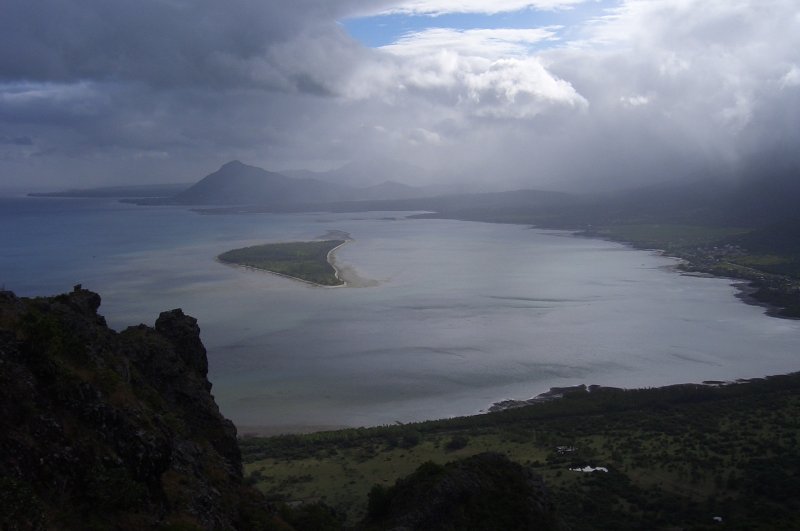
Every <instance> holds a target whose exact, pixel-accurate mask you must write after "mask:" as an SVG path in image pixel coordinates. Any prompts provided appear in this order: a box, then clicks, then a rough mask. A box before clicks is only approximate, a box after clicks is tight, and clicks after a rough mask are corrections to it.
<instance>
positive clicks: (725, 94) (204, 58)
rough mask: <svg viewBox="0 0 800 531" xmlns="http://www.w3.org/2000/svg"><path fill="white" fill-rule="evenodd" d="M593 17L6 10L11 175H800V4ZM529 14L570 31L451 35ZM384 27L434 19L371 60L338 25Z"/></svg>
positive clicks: (93, 6)
mask: <svg viewBox="0 0 800 531" xmlns="http://www.w3.org/2000/svg"><path fill="white" fill-rule="evenodd" d="M594 4H595V3H594V2H582V1H579V0H551V1H548V0H541V1H538V2H531V1H522V0H520V1H516V0H508V1H502V2H487V1H480V0H470V1H466V0H465V1H460V2H457V1H450V0H432V1H422V0H418V1H402V0H397V1H377V2H376V1H370V2H367V1H366V0H341V1H332V0H299V1H297V2H292V3H279V2H263V1H259V0H231V1H229V2H225V3H220V2H216V1H212V0H195V1H191V2H190V1H188V0H142V1H140V2H136V3H131V2H127V1H123V0H84V1H82V2H63V1H61V0H40V1H37V2H30V1H29V0H7V1H6V2H5V3H4V7H3V11H4V16H3V17H0V175H2V176H3V184H6V185H8V184H22V185H62V184H63V185H69V186H75V185H93V184H115V183H119V182H157V181H186V180H192V179H196V178H199V177H200V176H202V175H204V174H205V173H208V172H210V171H211V170H213V169H214V168H215V166H218V165H219V164H221V163H223V162H225V161H227V160H229V159H232V158H240V159H242V160H246V161H248V162H251V163H255V164H261V165H263V166H265V167H267V168H270V169H281V168H288V167H297V168H299V167H308V168H312V169H321V168H326V167H331V166H335V165H338V164H343V163H345V162H347V161H349V160H355V159H358V158H376V157H388V158H393V159H398V160H403V161H407V162H411V163H413V164H416V165H418V166H422V167H424V168H427V169H428V170H429V173H430V174H431V175H435V176H437V177H438V179H439V180H442V181H445V180H447V181H464V182H470V183H473V184H476V185H478V186H482V187H484V188H492V187H495V188H508V187H518V186H530V187H548V188H564V189H569V188H573V189H575V188H580V189H585V188H586V187H593V188H597V189H604V188H607V187H611V186H623V185H629V184H638V183H649V182H656V181H660V180H665V179H687V178H696V177H699V176H703V175H712V176H715V177H727V176H734V177H737V176H739V175H742V174H744V173H747V172H748V171H753V168H754V167H755V168H759V167H762V166H763V165H764V164H767V163H769V164H772V163H774V165H775V166H776V167H781V168H789V169H791V168H800V161H799V160H798V158H799V157H800V155H798V152H800V150H798V149H797V148H796V146H797V145H800V144H799V142H800V74H799V72H800V6H798V5H797V3H796V2H795V1H789V0H760V1H757V0H725V1H721V0H646V1H645V0H624V1H620V2H616V3H608V2H606V3H604V4H603V5H604V6H606V9H605V10H604V11H602V12H601V14H600V16H597V15H596V13H595V12H592V14H591V15H587V17H586V18H583V19H581V18H580V17H577V15H579V14H580V13H581V9H583V8H584V7H586V6H589V5H594ZM521 10H524V11H525V12H526V13H530V12H537V11H542V10H548V12H549V13H553V14H552V15H551V16H554V17H559V16H561V15H559V13H563V14H564V17H566V16H567V14H569V18H564V19H563V23H561V22H559V23H558V24H547V25H541V26H539V27H530V28H518V27H508V28H498V27H491V28H482V27H474V25H475V24H473V26H471V27H466V26H465V27H450V26H443V25H441V24H439V23H438V22H437V21H439V20H444V19H440V17H438V16H437V15H443V14H447V13H466V14H470V13H473V14H474V13H485V14H492V13H505V15H503V16H507V17H514V16H515V13H519V12H520V11H521ZM375 13H394V14H395V15H392V16H398V14H416V15H430V26H429V27H426V28H423V29H419V30H410V31H409V32H407V33H406V34H405V35H403V36H402V37H401V38H399V39H397V40H396V41H395V42H393V43H391V44H389V45H387V46H383V47H381V48H376V49H371V48H367V47H365V46H364V45H362V44H360V43H359V42H357V41H355V40H354V39H353V38H352V37H350V36H349V35H348V34H347V33H346V32H345V30H344V28H343V26H342V25H341V24H339V23H338V21H339V20H341V19H342V18H344V17H350V16H356V15H360V14H375ZM576 17H577V18H576ZM376 20H377V21H379V20H380V17H377V19H376ZM448 20H449V19H448ZM548 20H551V19H548ZM576 20H577V22H576ZM765 161H766V162H765ZM762 169H763V168H762ZM765 171H766V170H765ZM414 177H415V176H409V182H412V183H413V182H414Z"/></svg>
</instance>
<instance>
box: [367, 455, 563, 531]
mask: <svg viewBox="0 0 800 531" xmlns="http://www.w3.org/2000/svg"><path fill="white" fill-rule="evenodd" d="M362 529H365V530H378V529H380V530H385V529H393V530H398V531H399V530H404V531H411V530H419V531H423V530H424V531H455V530H459V531H469V530H474V531H478V530H480V531H493V530H496V531H522V530H526V531H533V530H537V531H555V530H563V529H565V526H564V525H563V523H562V522H561V520H560V519H559V517H558V515H557V513H556V509H555V505H554V504H553V502H552V501H551V500H550V498H549V495H548V493H547V490H546V488H545V485H544V482H543V481H542V479H541V478H540V477H539V476H537V475H536V474H534V473H533V472H532V471H531V470H529V469H527V468H525V467H523V466H522V465H520V464H518V463H515V462H513V461H511V460H509V459H508V458H507V457H505V456H504V455H501V454H494V453H483V454H478V455H475V456H472V457H469V458H466V459H463V460H460V461H454V462H452V463H448V464H446V465H443V466H442V465H437V464H434V463H425V464H423V465H421V466H420V467H419V468H418V469H417V470H416V471H415V472H414V473H413V474H411V475H410V476H408V477H405V478H403V479H400V480H398V481H397V482H396V483H395V484H394V485H393V486H392V487H389V488H388V489H387V488H384V487H380V486H376V487H374V488H373V489H372V491H371V492H370V497H369V508H368V517H367V519H366V520H365V521H364V523H363V524H362Z"/></svg>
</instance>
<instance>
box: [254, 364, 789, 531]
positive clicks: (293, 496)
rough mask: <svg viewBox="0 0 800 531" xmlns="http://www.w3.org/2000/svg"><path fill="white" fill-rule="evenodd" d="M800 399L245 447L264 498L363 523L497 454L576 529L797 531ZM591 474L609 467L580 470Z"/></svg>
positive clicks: (441, 425) (785, 392) (539, 416)
mask: <svg viewBox="0 0 800 531" xmlns="http://www.w3.org/2000/svg"><path fill="white" fill-rule="evenodd" d="M798 391H800V376H798V375H792V376H787V377H779V378H777V379H770V380H766V381H758V382H755V383H749V384H741V385H735V386H728V387H724V388H708V387H706V388H702V387H695V386H682V387H675V388H666V389H653V390H643V391H601V392H598V393H592V394H582V395H574V396H573V395H569V396H568V397H567V398H565V399H563V400H561V401H559V403H549V404H542V405H534V406H529V407H525V408H519V409H515V410H509V411H505V412H500V413H496V414H488V415H480V416H476V417H467V418H462V419H452V420H447V421H435V422H427V423H421V424H409V425H403V426H386V427H379V428H373V429H360V430H343V431H340V432H332V433H328V434H312V435H308V436H284V437H277V438H270V439H255V438H254V439H244V440H242V449H243V453H244V456H245V460H246V461H247V464H246V472H247V473H248V474H249V477H250V479H251V480H252V481H253V482H255V484H256V485H257V487H258V488H259V489H261V490H262V491H264V492H266V493H268V494H269V495H270V496H272V497H273V498H276V499H283V500H287V501H290V500H303V501H310V502H313V501H318V500H321V501H324V502H325V503H327V504H328V505H331V506H332V507H335V508H337V509H338V510H340V511H342V512H344V513H346V514H347V516H348V522H350V523H353V522H356V521H358V520H359V519H360V518H361V517H362V516H363V515H364V511H365V509H366V499H367V492H368V491H369V489H370V488H371V487H372V486H373V485H375V484H379V485H385V486H388V485H391V484H393V483H394V481H395V480H397V479H398V478H400V477H403V476H406V475H408V474H409V473H410V472H412V471H413V470H414V469H415V468H416V467H417V466H419V465H420V464H422V463H424V462H426V461H433V462H436V463H445V462H449V461H452V460H455V459H458V458H461V457H466V456H469V455H473V454H477V453H481V452H485V451H492V452H499V453H504V454H506V455H507V456H509V457H510V458H511V459H512V460H514V461H517V462H519V463H522V464H524V465H526V466H529V467H531V468H533V469H534V470H536V472H538V473H539V474H540V475H542V477H543V478H544V480H545V482H546V483H547V485H548V486H549V488H550V489H551V491H552V492H553V495H554V497H555V498H556V500H557V502H558V506H559V512H560V513H561V514H562V516H563V517H564V518H565V520H566V521H567V522H568V523H569V524H570V525H571V526H572V528H573V529H597V528H603V529H637V528H638V529H641V528H652V529H658V528H662V527H669V526H688V527H693V528H703V527H704V526H711V525H713V520H712V518H713V517H714V516H722V517H723V518H724V519H725V521H726V523H728V525H729V526H730V527H731V528H748V527H749V528H753V527H759V526H760V527H765V526H766V527H771V528H792V527H793V526H794V527H795V528H797V527H798V526H800V512H798V509H800V500H797V499H795V498H794V497H793V496H792V495H791V494H790V493H796V492H800V450H799V449H798V448H799V446H798V437H800V420H798V419H800V394H799V393H798ZM592 395H595V396H592ZM458 438H460V439H459V441H458V444H456V445H453V444H452V443H453V441H454V440H456V439H458ZM462 444H463V446H462ZM452 447H459V448H458V449H455V450H453V449H450V448H452ZM586 465H591V466H602V467H606V468H608V470H609V471H608V472H607V473H603V472H594V473H582V472H575V471H572V470H570V468H577V467H583V466H586Z"/></svg>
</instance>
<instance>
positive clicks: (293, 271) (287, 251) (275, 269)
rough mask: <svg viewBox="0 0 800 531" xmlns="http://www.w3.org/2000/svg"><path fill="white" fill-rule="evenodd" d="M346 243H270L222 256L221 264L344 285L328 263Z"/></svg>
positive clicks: (325, 284)
mask: <svg viewBox="0 0 800 531" xmlns="http://www.w3.org/2000/svg"><path fill="white" fill-rule="evenodd" d="M343 243H345V240H326V241H313V242H291V243H269V244H265V245H255V246H253V247H244V248H242V249H233V250H231V251H228V252H225V253H222V254H221V255H219V256H218V257H217V258H219V260H220V261H222V262H225V263H229V264H236V265H242V266H247V267H253V268H256V269H263V270H265V271H270V272H272V273H278V274H281V275H286V276H290V277H293V278H297V279H300V280H304V281H306V282H311V283H314V284H319V285H321V286H340V285H342V284H344V282H342V281H341V280H339V278H337V277H336V270H335V269H334V268H333V266H332V265H331V264H330V263H329V262H328V253H329V252H330V251H331V250H333V249H335V248H336V247H338V246H340V245H342V244H343Z"/></svg>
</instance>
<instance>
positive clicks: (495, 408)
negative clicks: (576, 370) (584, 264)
mask: <svg viewBox="0 0 800 531" xmlns="http://www.w3.org/2000/svg"><path fill="white" fill-rule="evenodd" d="M787 377H788V378H792V377H800V371H791V372H787V373H780V374H767V375H764V376H757V377H752V378H737V379H735V380H704V381H702V382H700V383H691V382H684V383H675V384H665V385H660V386H655V387H615V386H608V385H594V384H592V385H587V384H578V385H571V386H564V387H551V388H550V389H549V390H548V391H545V392H543V393H539V394H538V395H536V396H533V397H531V398H528V399H523V400H517V399H505V400H500V401H498V402H494V403H492V404H491V405H490V406H489V407H487V408H486V409H482V410H479V411H475V412H473V413H467V414H464V415H454V416H451V417H441V418H427V419H423V420H415V421H410V422H405V423H402V425H404V426H413V425H415V424H425V423H429V422H433V423H435V422H440V421H444V422H447V421H451V420H456V419H466V418H472V417H480V416H484V415H492V414H496V413H501V412H504V411H508V410H511V409H519V408H524V407H529V406H537V405H541V404H546V403H548V402H553V401H558V400H563V399H564V398H565V397H566V396H568V395H573V394H581V395H592V394H595V395H596V396H601V395H603V394H604V393H606V392H612V393H613V392H622V393H625V392H631V393H634V392H637V391H674V390H680V389H686V390H692V389H694V390H697V389H719V388H725V387H733V386H739V385H750V384H757V383H763V382H769V381H771V380H777V379H781V378H787ZM386 426H390V425H388V424H372V425H361V426H357V425H352V426H349V425H344V424H280V425H269V424H265V425H255V424H243V425H241V426H240V425H236V430H237V432H238V435H237V437H238V438H240V439H243V438H270V437H281V436H284V435H308V434H315V433H324V432H337V431H347V430H370V429H376V428H382V427H386Z"/></svg>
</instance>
